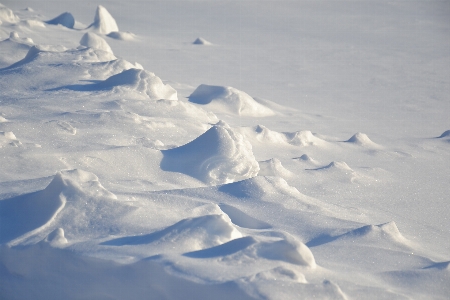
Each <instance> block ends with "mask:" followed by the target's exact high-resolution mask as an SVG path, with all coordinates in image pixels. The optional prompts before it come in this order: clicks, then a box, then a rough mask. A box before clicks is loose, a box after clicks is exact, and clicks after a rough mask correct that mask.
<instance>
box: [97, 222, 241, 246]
mask: <svg viewBox="0 0 450 300" xmlns="http://www.w3.org/2000/svg"><path fill="white" fill-rule="evenodd" d="M240 237H242V234H241V233H240V232H239V231H238V230H237V229H236V227H235V226H234V225H233V223H231V220H230V218H229V217H228V216H227V215H225V214H220V215H219V214H217V215H206V216H201V217H196V218H188V219H184V220H181V221H179V222H177V223H176V224H174V225H171V226H168V227H166V228H164V229H162V230H159V231H156V232H153V233H150V234H146V235H139V236H129V237H122V238H118V239H114V240H110V241H107V242H104V243H103V245H109V246H123V245H142V244H150V243H157V244H159V245H161V244H164V243H169V244H170V247H172V246H173V244H174V243H175V244H177V248H181V249H187V251H195V250H200V249H204V248H206V247H213V246H217V245H220V244H223V243H226V242H228V241H230V240H234V239H237V238H240Z"/></svg>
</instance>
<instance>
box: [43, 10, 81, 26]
mask: <svg viewBox="0 0 450 300" xmlns="http://www.w3.org/2000/svg"><path fill="white" fill-rule="evenodd" d="M46 23H47V24H50V25H62V26H64V27H67V28H73V26H74V25H75V18H74V17H73V15H72V14H71V13H70V12H65V13H62V14H60V15H59V16H57V17H56V18H54V19H51V20H50V21H47V22H46Z"/></svg>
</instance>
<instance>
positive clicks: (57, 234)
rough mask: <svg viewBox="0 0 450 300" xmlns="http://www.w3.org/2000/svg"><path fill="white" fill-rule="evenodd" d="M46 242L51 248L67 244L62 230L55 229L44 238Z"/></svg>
mask: <svg viewBox="0 0 450 300" xmlns="http://www.w3.org/2000/svg"><path fill="white" fill-rule="evenodd" d="M45 241H46V242H49V243H50V245H52V246H53V247H58V246H63V245H65V244H67V239H66V238H65V236H64V229H62V228H56V229H55V230H53V231H52V232H50V233H49V235H48V236H47V237H46V238H45Z"/></svg>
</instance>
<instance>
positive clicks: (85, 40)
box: [80, 32, 113, 54]
mask: <svg viewBox="0 0 450 300" xmlns="http://www.w3.org/2000/svg"><path fill="white" fill-rule="evenodd" d="M80 45H82V46H86V47H91V48H95V49H99V50H103V51H106V52H109V53H111V54H112V53H113V52H112V50H111V47H110V46H109V45H108V43H107V42H106V41H105V40H104V39H103V38H101V37H99V36H98V35H96V34H95V33H93V32H86V33H85V34H84V35H83V37H82V38H81V40H80Z"/></svg>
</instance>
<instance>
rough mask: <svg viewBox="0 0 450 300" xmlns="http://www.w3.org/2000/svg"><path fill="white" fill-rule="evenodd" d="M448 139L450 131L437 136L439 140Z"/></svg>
mask: <svg viewBox="0 0 450 300" xmlns="http://www.w3.org/2000/svg"><path fill="white" fill-rule="evenodd" d="M449 137H450V130H446V131H444V132H443V133H442V134H441V135H440V136H438V138H439V139H443V138H449Z"/></svg>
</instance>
